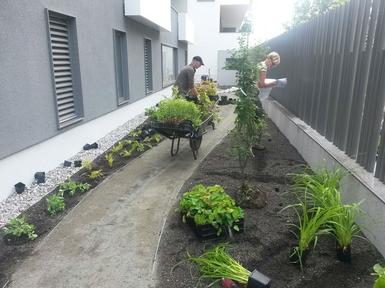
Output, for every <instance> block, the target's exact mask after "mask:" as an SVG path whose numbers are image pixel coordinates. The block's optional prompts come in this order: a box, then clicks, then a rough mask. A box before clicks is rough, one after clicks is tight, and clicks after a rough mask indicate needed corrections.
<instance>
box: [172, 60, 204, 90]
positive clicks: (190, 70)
mask: <svg viewBox="0 0 385 288" xmlns="http://www.w3.org/2000/svg"><path fill="white" fill-rule="evenodd" d="M202 65H204V64H203V61H202V58H201V57H200V56H194V57H193V59H192V61H191V63H190V65H187V66H184V67H183V68H182V70H181V71H180V72H179V74H178V76H177V77H176V81H175V84H174V85H175V86H176V87H178V90H179V93H180V94H182V95H184V96H192V97H198V92H197V90H196V89H195V86H194V75H195V71H196V69H198V68H199V67H201V66H202Z"/></svg>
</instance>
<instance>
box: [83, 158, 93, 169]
mask: <svg viewBox="0 0 385 288" xmlns="http://www.w3.org/2000/svg"><path fill="white" fill-rule="evenodd" d="M83 167H84V168H86V169H87V170H88V171H91V170H92V169H93V168H94V165H93V164H92V161H91V160H84V161H83Z"/></svg>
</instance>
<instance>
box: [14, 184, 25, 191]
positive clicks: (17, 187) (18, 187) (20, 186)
mask: <svg viewBox="0 0 385 288" xmlns="http://www.w3.org/2000/svg"><path fill="white" fill-rule="evenodd" d="M24 190H25V184H24V183H22V182H19V183H16V184H15V191H16V193H17V194H21V193H23V192H24Z"/></svg>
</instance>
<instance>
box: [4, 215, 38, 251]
mask: <svg viewBox="0 0 385 288" xmlns="http://www.w3.org/2000/svg"><path fill="white" fill-rule="evenodd" d="M3 231H4V233H5V236H4V240H5V242H6V243H7V244H16V245H18V244H23V243H25V242H27V241H29V240H34V239H36V237H37V234H36V233H35V226H34V225H32V224H29V223H28V222H27V219H26V217H25V216H19V217H15V218H13V219H11V221H10V222H9V223H8V224H6V225H5V227H4V228H3Z"/></svg>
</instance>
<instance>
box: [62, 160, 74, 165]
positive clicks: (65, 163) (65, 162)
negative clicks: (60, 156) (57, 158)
mask: <svg viewBox="0 0 385 288" xmlns="http://www.w3.org/2000/svg"><path fill="white" fill-rule="evenodd" d="M71 165H72V162H71V161H67V160H64V163H63V167H71Z"/></svg>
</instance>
